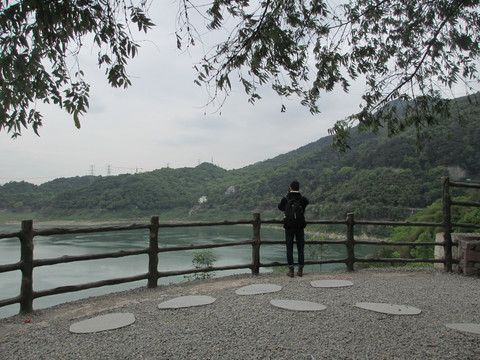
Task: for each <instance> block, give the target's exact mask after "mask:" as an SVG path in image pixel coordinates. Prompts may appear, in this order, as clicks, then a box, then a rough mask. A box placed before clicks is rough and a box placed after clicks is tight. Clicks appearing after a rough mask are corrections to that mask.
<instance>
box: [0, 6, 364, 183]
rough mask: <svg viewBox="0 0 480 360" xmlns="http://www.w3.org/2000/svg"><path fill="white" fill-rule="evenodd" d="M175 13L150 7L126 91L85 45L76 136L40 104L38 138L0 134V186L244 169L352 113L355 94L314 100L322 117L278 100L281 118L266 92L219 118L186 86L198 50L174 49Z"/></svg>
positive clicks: (201, 92)
mask: <svg viewBox="0 0 480 360" xmlns="http://www.w3.org/2000/svg"><path fill="white" fill-rule="evenodd" d="M177 6H178V5H177V3H176V2H173V3H172V4H170V5H162V8H161V11H155V9H152V12H151V13H150V15H151V17H152V20H153V21H154V22H155V24H156V25H157V26H156V28H155V29H154V30H152V31H151V32H149V33H148V34H147V35H146V36H142V37H137V38H138V39H142V38H143V39H146V40H147V41H142V42H141V49H140V53H139V55H138V56H137V57H135V58H134V59H133V60H131V61H130V63H129V65H128V68H127V70H128V72H129V74H130V76H131V80H132V82H133V86H131V87H130V88H128V89H112V88H110V87H109V85H108V84H107V80H106V77H105V75H104V70H103V69H98V66H97V65H96V54H97V50H96V49H95V48H93V47H90V46H89V45H88V44H87V46H86V47H85V48H84V50H83V52H82V53H81V66H82V67H83V68H84V70H85V73H86V77H87V81H88V82H89V83H90V85H91V88H90V92H91V93H90V109H89V111H88V113H87V114H86V115H84V116H83V117H81V118H80V121H81V126H82V127H81V129H80V130H78V129H77V128H76V127H75V125H74V123H73V120H72V117H71V116H70V115H69V114H67V113H66V112H64V111H63V110H60V109H57V108H56V107H55V106H54V105H50V106H43V105H41V108H40V109H42V111H43V115H44V125H43V127H42V128H40V137H38V136H36V135H35V134H34V133H33V131H31V130H24V131H23V132H22V136H21V137H19V138H17V139H15V140H12V139H11V138H10V135H8V134H6V133H5V132H1V133H0V151H1V156H0V169H1V170H0V184H4V183H6V182H9V181H21V180H25V181H28V182H31V183H34V184H40V183H44V182H47V181H49V180H52V179H55V178H59V177H73V176H83V175H89V174H94V175H102V176H106V175H108V174H111V175H117V174H121V173H135V172H145V171H152V170H155V169H160V168H163V167H167V166H169V167H171V168H179V167H195V166H197V165H198V164H199V163H201V162H212V161H213V163H214V164H216V165H218V166H220V167H222V168H224V169H236V168H241V167H244V166H247V165H250V164H253V163H255V162H258V161H262V160H266V159H269V158H272V157H275V156H277V155H280V154H283V153H286V152H289V151H291V150H294V149H297V148H299V147H301V146H303V145H306V144H308V143H310V142H313V141H316V140H318V139H320V138H321V137H324V136H327V135H328V129H329V128H330V127H331V126H332V125H333V124H334V122H335V121H336V120H339V119H343V118H344V117H346V116H348V115H350V114H352V113H354V112H356V111H358V105H359V102H358V98H359V94H358V93H355V92H351V93H350V94H349V95H346V94H344V93H342V92H336V93H332V94H327V95H325V96H324V97H323V98H322V99H321V101H320V109H321V111H322V113H321V114H318V115H315V116H313V115H311V114H310V113H309V111H308V109H306V108H303V107H302V106H301V105H300V104H299V101H298V99H292V100H291V101H290V100H283V101H284V104H285V105H286V106H287V111H286V112H285V113H281V112H280V107H281V104H282V103H281V100H280V98H279V97H278V96H276V95H275V94H274V93H273V92H272V91H271V90H270V89H266V91H265V92H264V93H263V94H262V95H263V99H262V100H260V101H259V102H257V103H256V104H255V105H251V104H250V103H248V102H247V96H246V95H245V94H244V93H242V92H241V91H235V92H234V93H233V94H231V96H230V97H229V98H228V99H227V102H226V103H225V105H224V106H223V107H222V109H221V113H218V112H217V113H214V110H215V108H212V107H210V108H207V109H205V107H204V105H205V103H206V102H207V101H208V95H207V92H206V90H205V89H203V88H200V87H198V86H197V85H195V84H194V83H193V80H194V79H195V71H194V70H193V68H192V66H193V64H194V63H195V62H197V61H198V56H197V55H198V53H197V54H194V53H190V54H189V53H181V52H180V51H179V50H177V48H176V39H175V35H174V31H175V26H176V25H175V13H176V7H177ZM208 36H209V35H208V34H207V35H205V37H206V39H208ZM198 50H200V49H198ZM194 51H196V50H194Z"/></svg>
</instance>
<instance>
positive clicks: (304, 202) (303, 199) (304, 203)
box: [278, 191, 310, 227]
mask: <svg viewBox="0 0 480 360" xmlns="http://www.w3.org/2000/svg"><path fill="white" fill-rule="evenodd" d="M291 198H297V199H298V201H299V202H300V205H302V208H303V211H305V209H306V207H307V205H308V204H309V203H310V202H309V201H308V199H307V198H306V197H305V196H303V195H302V194H301V193H300V192H298V191H290V192H289V193H288V194H287V195H285V196H284V197H283V198H282V200H281V201H280V203H279V204H278V209H279V210H281V211H285V207H286V206H287V202H288V200H289V199H291ZM284 227H285V226H284ZM304 227H305V226H304Z"/></svg>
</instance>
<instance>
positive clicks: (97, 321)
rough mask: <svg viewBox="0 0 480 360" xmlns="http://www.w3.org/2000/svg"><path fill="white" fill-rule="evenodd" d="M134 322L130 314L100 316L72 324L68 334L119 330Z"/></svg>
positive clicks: (133, 317)
mask: <svg viewBox="0 0 480 360" xmlns="http://www.w3.org/2000/svg"><path fill="white" fill-rule="evenodd" d="M134 322H135V316H134V315H133V314H131V313H114V314H107V315H100V316H97V317H94V318H91V319H87V320H83V321H80V322H77V323H75V324H72V325H71V326H70V332H72V333H76V334H88V333H94V332H99V331H106V330H113V329H119V328H122V327H124V326H128V325H130V324H133V323H134Z"/></svg>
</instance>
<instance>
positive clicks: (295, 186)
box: [290, 180, 300, 191]
mask: <svg viewBox="0 0 480 360" xmlns="http://www.w3.org/2000/svg"><path fill="white" fill-rule="evenodd" d="M290 189H292V190H293V191H298V190H300V183H299V182H298V181H297V180H293V181H292V183H291V184H290Z"/></svg>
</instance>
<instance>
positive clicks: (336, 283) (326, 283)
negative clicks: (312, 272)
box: [310, 280, 353, 288]
mask: <svg viewBox="0 0 480 360" xmlns="http://www.w3.org/2000/svg"><path fill="white" fill-rule="evenodd" d="M310 285H312V286H313V287H319V288H336V287H345V286H353V282H351V281H349V280H314V281H310Z"/></svg>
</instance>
